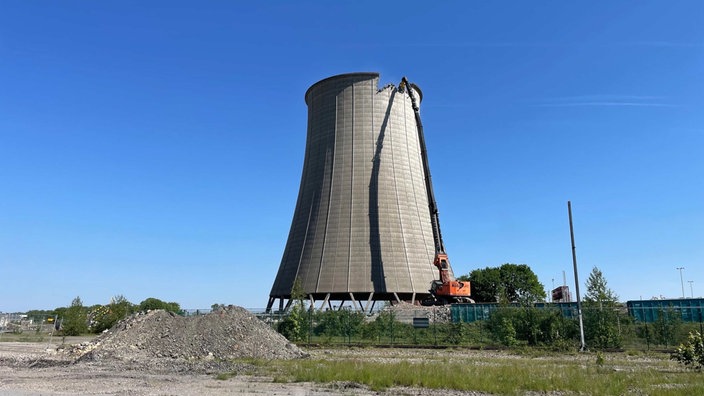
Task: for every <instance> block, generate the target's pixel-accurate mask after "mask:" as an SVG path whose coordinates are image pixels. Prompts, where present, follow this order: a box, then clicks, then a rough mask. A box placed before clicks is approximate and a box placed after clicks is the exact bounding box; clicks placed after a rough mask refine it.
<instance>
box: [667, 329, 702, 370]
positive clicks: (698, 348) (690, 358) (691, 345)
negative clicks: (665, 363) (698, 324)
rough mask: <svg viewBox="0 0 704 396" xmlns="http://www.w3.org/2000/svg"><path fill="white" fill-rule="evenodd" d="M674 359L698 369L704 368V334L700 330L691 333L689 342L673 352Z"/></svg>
mask: <svg viewBox="0 0 704 396" xmlns="http://www.w3.org/2000/svg"><path fill="white" fill-rule="evenodd" d="M672 359H674V360H677V361H678V362H680V363H682V364H683V365H685V367H690V368H693V369H696V370H701V369H702V368H704V336H702V334H701V333H699V332H698V331H695V332H693V333H689V337H688V339H687V342H685V343H683V344H681V345H680V346H679V348H677V350H675V352H674V353H673V354H672Z"/></svg>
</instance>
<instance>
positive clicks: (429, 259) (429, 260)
mask: <svg viewBox="0 0 704 396" xmlns="http://www.w3.org/2000/svg"><path fill="white" fill-rule="evenodd" d="M411 89H412V88H410V87H409V91H408V94H409V95H411V93H412V91H411ZM418 111H420V109H419V110H418ZM415 122H417V121H415V114H414V123H415ZM417 128H418V125H416V132H415V135H414V136H415V140H416V144H415V145H414V147H416V148H417V150H416V154H417V155H416V156H415V160H416V163H417V162H421V164H419V168H420V172H421V175H420V179H421V180H425V177H426V175H425V174H423V172H425V171H424V168H423V165H422V162H423V159H422V158H420V157H421V153H420V140H419V137H418V129H417ZM409 147H410V145H409ZM409 161H410V153H409ZM415 180H416V179H413V200H414V201H415V203H416V211H418V212H417V213H416V217H417V219H418V221H419V222H420V224H419V225H420V232H421V235H422V238H423V254H424V256H425V259H426V260H427V261H426V262H427V263H432V262H433V260H434V257H433V256H429V255H428V249H426V247H427V236H426V230H427V226H426V227H424V226H423V223H424V222H423V221H422V219H423V218H427V219H428V223H430V222H431V221H432V219H431V218H430V215H429V214H430V212H429V210H428V207H429V205H430V202H427V196H428V192H427V191H425V190H426V189H427V186H426V185H425V184H423V195H422V196H423V197H426V203H425V205H424V206H423V210H422V211H419V207H420V206H419V205H418V197H419V196H418V194H416V183H415ZM421 213H424V214H423V215H421ZM426 224H427V223H426ZM434 238H435V237H434V236H433V239H434ZM433 244H435V242H433ZM434 249H435V246H433V251H434ZM425 267H427V268H428V270H430V274H431V277H432V278H433V279H435V273H434V272H433V271H432V265H428V266H424V268H425ZM424 271H425V270H424Z"/></svg>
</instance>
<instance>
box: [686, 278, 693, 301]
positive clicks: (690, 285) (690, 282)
mask: <svg viewBox="0 0 704 396" xmlns="http://www.w3.org/2000/svg"><path fill="white" fill-rule="evenodd" d="M687 282H689V292H690V293H692V298H694V289H693V288H692V283H694V281H687Z"/></svg>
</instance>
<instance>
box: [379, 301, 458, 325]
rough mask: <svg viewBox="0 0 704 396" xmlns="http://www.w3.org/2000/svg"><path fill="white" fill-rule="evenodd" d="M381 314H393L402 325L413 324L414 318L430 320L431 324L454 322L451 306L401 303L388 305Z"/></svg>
mask: <svg viewBox="0 0 704 396" xmlns="http://www.w3.org/2000/svg"><path fill="white" fill-rule="evenodd" d="M379 312H391V313H393V314H394V318H395V319H396V320H397V321H399V322H402V323H413V318H428V319H430V323H449V322H451V321H452V314H451V312H450V306H449V305H441V306H428V307H426V306H423V305H414V304H410V303H407V302H400V303H395V304H387V305H386V306H385V307H384V308H383V309H381V311H379ZM379 312H377V313H376V314H375V315H373V316H372V317H371V320H373V319H375V318H376V316H377V315H378V314H379Z"/></svg>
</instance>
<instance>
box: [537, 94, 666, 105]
mask: <svg viewBox="0 0 704 396" xmlns="http://www.w3.org/2000/svg"><path fill="white" fill-rule="evenodd" d="M666 99H667V98H665V97H662V96H651V95H577V96H565V97H556V98H547V99H543V100H539V101H536V102H539V103H534V104H533V105H534V106H537V107H679V106H678V105H675V104H672V103H666V101H665V100H666Z"/></svg>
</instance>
